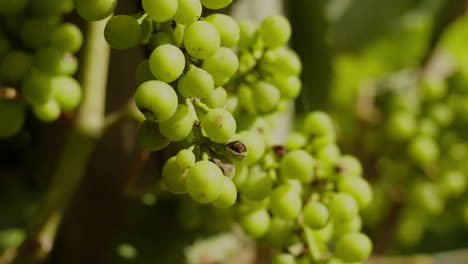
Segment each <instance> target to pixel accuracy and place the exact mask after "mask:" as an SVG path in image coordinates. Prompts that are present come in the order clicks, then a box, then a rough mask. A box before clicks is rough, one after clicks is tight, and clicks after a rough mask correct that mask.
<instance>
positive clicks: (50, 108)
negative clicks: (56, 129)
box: [32, 99, 61, 123]
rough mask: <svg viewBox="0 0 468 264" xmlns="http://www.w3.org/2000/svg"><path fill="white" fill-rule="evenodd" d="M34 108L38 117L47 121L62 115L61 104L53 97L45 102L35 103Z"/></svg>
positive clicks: (54, 119)
mask: <svg viewBox="0 0 468 264" xmlns="http://www.w3.org/2000/svg"><path fill="white" fill-rule="evenodd" d="M32 109H33V112H34V115H35V116H36V117H37V119H39V120H41V121H42V122H45V123H51V122H54V121H56V120H57V119H58V118H59V117H60V113H61V110H60V105H59V104H58V103H57V101H55V100H54V99H51V100H49V101H47V102H46V103H44V104H34V105H33V107H32Z"/></svg>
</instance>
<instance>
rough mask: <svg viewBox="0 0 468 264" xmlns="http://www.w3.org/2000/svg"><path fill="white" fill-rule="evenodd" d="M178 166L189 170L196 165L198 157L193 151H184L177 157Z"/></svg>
mask: <svg viewBox="0 0 468 264" xmlns="http://www.w3.org/2000/svg"><path fill="white" fill-rule="evenodd" d="M176 158H177V159H176V163H177V166H179V168H181V169H188V168H190V167H192V166H193V165H194V164H195V161H196V157H195V154H194V153H193V151H192V150H190V149H183V150H181V151H179V153H177V155H176Z"/></svg>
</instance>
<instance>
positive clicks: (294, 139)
mask: <svg viewBox="0 0 468 264" xmlns="http://www.w3.org/2000/svg"><path fill="white" fill-rule="evenodd" d="M306 144H307V137H306V136H305V135H304V134H302V133H299V132H292V133H291V134H289V135H288V138H287V139H286V144H285V146H286V148H287V149H288V150H296V149H302V148H304V147H305V145H306Z"/></svg>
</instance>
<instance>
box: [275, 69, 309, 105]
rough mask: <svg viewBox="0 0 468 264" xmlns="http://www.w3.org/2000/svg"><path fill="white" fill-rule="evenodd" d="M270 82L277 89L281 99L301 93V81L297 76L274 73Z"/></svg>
mask: <svg viewBox="0 0 468 264" xmlns="http://www.w3.org/2000/svg"><path fill="white" fill-rule="evenodd" d="M272 83H273V84H274V85H275V86H276V87H277V88H278V89H279V91H280V93H281V98H282V99H286V100H293V99H296V98H297V97H298V96H299V94H300V93H301V89H302V82H301V79H299V77H297V76H284V75H276V76H274V78H273V80H272Z"/></svg>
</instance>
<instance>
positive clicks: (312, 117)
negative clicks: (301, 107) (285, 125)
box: [304, 111, 335, 136]
mask: <svg viewBox="0 0 468 264" xmlns="http://www.w3.org/2000/svg"><path fill="white" fill-rule="evenodd" d="M334 130H335V129H334V126H333V122H332V120H331V119H330V117H329V116H328V115H327V114H326V113H324V112H320V111H316V112H312V113H310V114H308V115H307V116H306V118H305V120H304V133H305V134H306V135H314V136H326V135H332V134H334Z"/></svg>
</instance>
